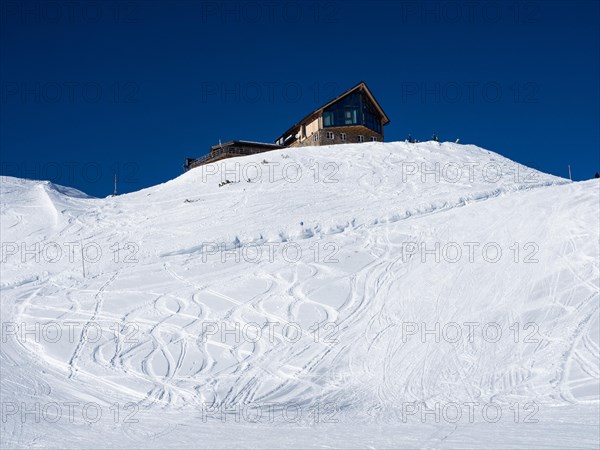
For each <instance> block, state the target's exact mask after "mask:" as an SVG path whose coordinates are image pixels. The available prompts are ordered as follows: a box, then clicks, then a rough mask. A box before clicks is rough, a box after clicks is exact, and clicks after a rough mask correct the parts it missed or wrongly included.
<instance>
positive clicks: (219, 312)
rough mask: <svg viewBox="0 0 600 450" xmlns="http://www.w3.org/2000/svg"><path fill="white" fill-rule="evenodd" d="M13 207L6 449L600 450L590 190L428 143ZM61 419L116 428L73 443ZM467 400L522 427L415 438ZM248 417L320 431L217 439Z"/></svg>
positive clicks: (460, 148)
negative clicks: (70, 415)
mask: <svg viewBox="0 0 600 450" xmlns="http://www.w3.org/2000/svg"><path fill="white" fill-rule="evenodd" d="M225 180H229V181H233V183H228V184H225V185H221V186H220V184H221V183H222V182H223V181H225ZM0 188H1V195H2V199H1V200H2V201H1V209H2V210H1V232H2V279H1V280H0V282H1V285H0V287H1V294H2V300H1V302H0V308H1V309H0V312H1V315H2V323H3V329H2V350H1V352H0V357H1V360H0V363H1V368H2V385H1V386H2V402H3V418H2V424H1V426H2V445H3V446H11V447H12V446H25V447H29V446H63V445H70V446H83V447H88V446H92V447H93V446H94V442H95V439H98V436H102V439H106V440H105V441H104V442H106V445H111V446H122V447H127V446H130V447H131V446H135V447H141V446H155V447H156V446H171V447H180V446H203V447H231V446H249V447H274V446H282V445H283V446H299V447H302V446H321V445H333V446H348V445H352V446H356V445H358V446H360V447H363V446H372V445H374V446H388V447H389V446H408V447H414V446H443V445H448V446H471V445H472V446H477V443H481V442H485V440H486V439H487V438H488V437H489V436H490V430H492V435H493V434H494V433H498V436H500V435H505V434H506V433H508V434H510V435H512V436H513V439H514V441H512V443H509V442H507V441H506V440H500V439H496V440H494V442H492V443H493V444H495V445H496V446H499V447H507V446H510V445H515V446H517V447H518V446H523V445H527V443H528V441H527V437H528V436H529V435H530V434H531V433H532V432H533V434H534V435H536V437H537V438H538V439H541V440H540V441H538V443H540V445H544V443H545V445H549V446H552V445H557V443H558V444H560V443H561V441H560V439H567V437H569V438H570V436H569V432H574V433H575V435H576V436H577V439H578V441H577V442H578V443H579V446H583V447H585V446H591V447H594V446H596V447H597V445H598V438H597V436H596V433H595V431H597V426H598V419H597V414H598V402H599V399H600V395H599V378H600V375H599V368H598V365H599V362H600V356H599V344H598V343H599V319H598V315H599V313H598V300H599V298H598V283H599V280H598V270H599V269H598V268H599V262H598V254H599V239H600V237H599V227H600V224H599V184H598V182H597V181H596V180H591V181H588V182H582V183H570V182H568V180H564V179H561V178H557V177H554V176H551V175H547V174H543V173H540V172H538V171H535V170H533V169H530V168H527V167H524V166H521V165H518V164H516V163H514V162H512V161H510V160H508V159H506V158H504V157H502V156H500V155H498V154H496V153H493V152H489V151H487V150H483V149H481V148H478V147H475V146H464V145H457V144H449V143H443V144H438V143H434V142H429V143H420V144H406V143H385V144H384V143H365V144H356V145H353V144H348V145H344V146H337V147H320V148H303V149H286V150H279V151H273V152H269V153H265V154H260V155H254V156H248V157H244V158H236V159H231V160H228V161H226V162H219V163H215V164H211V165H208V166H204V167H201V168H197V169H194V170H192V171H190V172H188V173H186V174H184V175H182V176H180V177H178V178H176V179H174V180H172V181H169V182H167V183H164V184H162V185H159V186H155V187H152V188H148V189H144V190H142V191H139V192H135V193H131V194H127V195H122V196H119V197H111V198H106V199H95V198H89V197H86V196H85V195H84V194H82V193H81V192H78V191H76V190H73V189H67V188H63V187H59V186H55V185H52V184H50V183H47V182H38V181H30V180H20V179H14V178H9V177H5V178H3V180H2V183H1V186H0ZM82 248H83V249H85V251H84V252H83V255H82ZM82 258H83V260H84V261H83V262H82ZM36 327H37V328H36ZM86 327H87V328H86ZM84 328H86V329H87V331H86V332H83V330H84ZM117 329H119V330H120V331H115V330H117ZM27 330H29V333H27ZM90 330H91V331H90ZM115 336H116V338H115ZM86 337H87V338H86ZM70 401H72V402H76V409H77V408H79V409H83V405H85V404H87V403H90V404H93V405H95V407H96V408H97V409H98V408H99V409H100V411H101V412H102V417H101V418H100V419H98V421H96V422H93V421H90V420H88V419H89V417H87V416H86V414H87V412H86V414H83V415H82V413H81V411H79V410H77V411H76V414H75V416H76V417H75V419H74V420H73V421H72V422H73V423H71V421H69V420H67V417H66V411H67V409H66V408H65V406H64V404H65V402H70ZM52 402H57V403H58V404H59V405H62V409H61V412H62V415H61V417H60V418H59V419H58V420H56V421H55V422H52V421H51V420H50V417H48V416H47V414H46V416H45V415H44V414H43V411H44V407H47V405H49V404H51V403H52ZM412 402H416V403H412ZM474 403H478V404H479V405H489V404H493V405H500V406H499V407H500V408H502V412H504V415H505V417H506V416H508V415H513V416H510V417H512V419H507V420H505V421H500V422H498V423H489V422H490V421H489V420H487V416H485V415H484V419H486V420H482V419H481V417H479V420H475V421H474V422H475V423H471V421H469V420H466V419H465V420H462V421H459V422H458V423H454V422H452V421H451V420H449V419H448V417H445V416H443V417H442V420H440V421H438V422H435V421H433V420H429V421H428V420H427V417H425V418H423V417H422V416H420V415H419V414H414V415H411V419H415V420H416V422H414V423H413V426H412V427H411V428H410V433H407V432H406V427H407V426H406V425H405V424H404V421H403V420H402V419H405V415H406V413H407V412H409V411H410V407H409V406H407V405H412V404H415V405H423V407H425V406H427V407H430V408H434V409H435V408H436V407H440V405H441V408H442V410H444V411H445V409H444V408H445V407H446V406H447V405H450V404H460V405H467V404H474ZM515 404H519V405H521V406H519V408H520V409H521V410H520V413H521V414H522V415H527V414H528V413H530V412H532V411H533V412H534V413H535V414H536V417H549V418H550V419H548V420H549V423H550V425H548V421H547V422H546V424H535V425H534V424H529V423H527V425H529V426H523V416H519V420H513V419H514V410H515V407H514V405H515ZM36 405H37V406H38V407H39V408H41V409H40V411H41V412H40V417H36V414H35V413H31V414H30V415H29V416H28V415H25V416H23V414H22V410H23V409H24V408H26V407H29V408H34V409H35V407H36ZM115 405H116V406H117V407H118V408H119V409H120V413H121V415H119V416H118V417H116V416H115V414H114V411H115ZM244 405H254V407H255V408H259V409H263V410H264V408H265V407H266V405H274V406H273V408H274V410H277V411H280V410H285V409H286V408H288V407H289V406H290V405H293V406H294V408H296V409H298V410H299V411H301V412H304V415H303V418H302V420H301V421H298V422H300V423H302V424H303V426H309V425H307V424H309V423H310V420H309V418H310V417H312V418H313V419H314V417H315V405H316V408H317V409H319V412H320V415H319V417H320V418H321V419H319V420H314V421H315V422H318V425H320V426H321V428H320V429H319V430H316V429H315V428H314V426H315V425H314V424H313V426H312V427H311V428H310V430H312V432H309V434H307V435H305V436H304V437H303V438H302V437H301V438H298V439H295V438H293V437H290V436H291V435H290V434H289V433H288V434H286V433H287V431H279V432H278V430H277V428H273V426H274V424H277V423H279V422H282V423H283V424H284V425H286V426H287V425H289V423H288V422H290V421H289V420H283V421H281V420H279V422H278V420H274V421H270V420H268V421H267V422H268V423H263V422H265V421H258V422H259V423H255V421H252V420H250V419H249V418H248V417H246V416H244V415H242V416H241V420H239V421H238V422H239V423H238V422H235V421H232V420H231V419H230V420H229V422H228V423H226V424H223V423H222V421H221V419H222V417H221V414H222V411H228V412H229V416H232V415H233V416H236V411H237V412H238V413H239V411H240V408H244ZM523 405H527V406H523ZM111 408H112V409H111ZM128 408H129V409H128ZM511 408H512V409H511ZM557 411H558V412H557ZM132 412H134V413H135V417H136V420H138V419H139V420H138V421H137V422H135V423H132V422H130V421H126V420H125V419H124V417H125V416H126V415H127V414H129V413H132ZM398 414H400V419H398V420H394V419H393V418H396V419H397V418H398ZM486 414H487V413H486ZM229 416H228V417H229ZM207 417H208V418H207ZM322 417H326V418H330V419H335V420H334V421H329V420H324V419H323V418H322ZM199 418H200V419H199ZM237 418H238V419H240V415H239V414H237ZM284 418H285V417H284ZM36 419H39V420H36ZM92 422H93V423H92ZM291 422H292V424H294V423H295V422H294V421H291ZM323 422H325V423H323ZM330 422H333V423H330ZM355 423H362V424H365V423H371V424H386V425H385V427H386V428H385V429H386V430H388V431H387V433H388V434H386V435H385V436H386V437H385V438H382V436H381V433H380V432H379V431H378V430H379V428H378V427H380V426H383V425H370V426H371V427H375V428H368V429H369V430H371V431H370V432H369V433H370V436H371V437H370V438H369V439H371V440H368V439H367V440H366V441H365V440H364V438H365V436H364V435H361V436H360V438H362V439H363V440H360V438H358V437H357V436H355V435H353V434H352V431H353V424H355ZM556 423H562V428H561V427H556V426H555V424H556ZM399 424H400V425H399ZM208 425H211V427H212V428H210V430H212V431H210V439H208V438H207V439H208V440H207V441H202V442H199V441H198V440H197V439H196V438H195V436H198V437H199V436H206V435H207V434H206V433H208V431H207V426H208ZM398 426H400V427H402V426H404V428H403V429H404V432H403V433H399V428H398ZM494 426H495V428H490V427H494ZM236 427H237V428H236ZM323 427H326V428H325V429H327V430H328V431H327V432H326V433H324V435H326V436H327V437H324V435H323V429H324V428H323ZM237 429H239V430H241V431H239V432H240V433H242V434H245V435H246V436H247V437H248V439H250V441H249V442H251V443H246V444H244V442H243V441H240V440H236V439H235V437H232V435H231V433H234V434H236V433H237V431H233V430H237ZM181 430H185V434H186V436H185V438H184V437H182V436H181ZM215 430H216V431H215ZM285 430H287V428H285ZM291 430H292V431H290V433H292V432H294V433H295V432H297V430H296V431H293V430H294V429H293V428H292V429H291ZM535 432H537V434H536V433H535ZM311 433H312V434H311ZM369 433H367V434H369ZM409 434H410V436H409ZM332 436H334V437H335V436H338V437H339V439H337V440H336V439H332ZM261 438H263V440H260V439H261ZM252 439H255V440H254V441H252ZM324 439H325V441H326V444H324V442H325V441H324ZM357 439H358V441H357ZM452 439H455V440H454V441H453V440H452ZM543 439H546V441H543ZM569 442H571V441H569ZM563 443H564V444H565V445H566V441H564V442H563ZM529 444H530V445H531V442H529ZM575 444H576V443H575ZM571 445H573V443H571ZM558 446H561V445H558Z"/></svg>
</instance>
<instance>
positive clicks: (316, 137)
mask: <svg viewBox="0 0 600 450" xmlns="http://www.w3.org/2000/svg"><path fill="white" fill-rule="evenodd" d="M318 140H319V135H318V134H317V133H313V141H315V142H317V141H318Z"/></svg>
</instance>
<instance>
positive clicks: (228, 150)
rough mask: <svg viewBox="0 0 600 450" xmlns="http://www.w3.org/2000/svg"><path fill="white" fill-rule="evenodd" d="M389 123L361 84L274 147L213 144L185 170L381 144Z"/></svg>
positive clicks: (247, 143) (248, 143)
mask: <svg viewBox="0 0 600 450" xmlns="http://www.w3.org/2000/svg"><path fill="white" fill-rule="evenodd" d="M389 122H390V119H389V118H388V117H387V115H386V114H385V112H384V111H383V109H382V108H381V106H380V105H379V103H378V102H377V100H375V97H373V94H372V93H371V91H370V90H369V88H368V87H367V85H366V84H365V83H364V82H360V83H359V84H357V85H356V86H354V87H353V88H352V89H349V90H347V91H346V92H344V93H343V94H341V95H340V96H338V97H336V98H334V99H333V100H331V101H330V102H328V103H326V104H325V105H323V106H321V107H320V108H319V109H316V110H314V111H313V112H311V113H310V114H309V115H307V116H306V117H304V119H302V120H301V121H300V122H298V123H297V124H296V125H294V126H292V127H291V128H289V129H288V130H287V131H286V132H285V133H283V134H282V135H281V136H279V137H278V138H277V139H276V140H275V143H274V144H268V143H263V142H252V141H229V142H226V143H224V144H217V145H213V146H212V147H211V148H210V152H209V153H208V154H207V155H205V156H203V157H201V158H186V163H185V165H184V169H185V170H186V171H187V170H190V169H193V168H194V167H198V166H201V165H204V164H208V163H212V162H215V161H219V160H221V159H225V158H232V157H236V156H243V155H253V154H256V153H263V152H267V151H271V150H277V149H281V148H286V147H306V146H318V145H333V144H350V143H360V142H375V141H377V142H383V137H384V134H383V127H384V126H385V125H387V124H388V123H389Z"/></svg>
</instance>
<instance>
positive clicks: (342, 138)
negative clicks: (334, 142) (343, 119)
mask: <svg viewBox="0 0 600 450" xmlns="http://www.w3.org/2000/svg"><path fill="white" fill-rule="evenodd" d="M326 137H327V139H334V138H335V135H334V134H333V131H328V132H327V133H326ZM347 138H348V136H347V135H346V133H340V141H344V142H346V141H347ZM318 140H319V135H318V134H317V133H314V134H313V141H315V142H317V141H318ZM356 142H365V137H364V136H363V135H362V134H359V135H358V136H357V140H356ZM371 142H377V137H375V136H371Z"/></svg>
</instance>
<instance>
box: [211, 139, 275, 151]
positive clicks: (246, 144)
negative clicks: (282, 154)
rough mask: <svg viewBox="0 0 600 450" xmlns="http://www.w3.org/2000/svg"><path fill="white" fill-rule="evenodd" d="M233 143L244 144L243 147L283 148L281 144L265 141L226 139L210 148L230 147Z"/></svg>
mask: <svg viewBox="0 0 600 450" xmlns="http://www.w3.org/2000/svg"><path fill="white" fill-rule="evenodd" d="M234 145H239V146H244V147H258V148H265V147H267V148H272V149H273V150H275V149H278V148H283V147H282V146H281V145H277V144H269V143H266V142H254V141H227V142H223V143H222V144H216V145H213V146H212V147H210V149H211V150H217V149H219V148H221V147H231V146H234Z"/></svg>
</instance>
